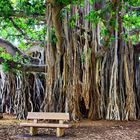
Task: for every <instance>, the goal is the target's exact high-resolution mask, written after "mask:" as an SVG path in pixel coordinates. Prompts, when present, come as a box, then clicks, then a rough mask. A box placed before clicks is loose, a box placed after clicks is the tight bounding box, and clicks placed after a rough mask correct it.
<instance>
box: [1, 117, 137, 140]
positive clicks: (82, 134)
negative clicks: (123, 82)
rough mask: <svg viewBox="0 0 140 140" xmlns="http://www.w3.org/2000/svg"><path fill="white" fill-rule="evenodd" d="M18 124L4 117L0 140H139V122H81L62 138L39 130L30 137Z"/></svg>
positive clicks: (45, 130)
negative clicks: (37, 133)
mask: <svg viewBox="0 0 140 140" xmlns="http://www.w3.org/2000/svg"><path fill="white" fill-rule="evenodd" d="M19 123H20V121H19V120H16V119H15V118H14V117H13V116H9V115H4V118H3V119H1V120H0V140H16V139H17V140H57V139H59V140H140V120H137V121H129V122H127V121H105V120H100V121H91V120H82V121H80V122H77V123H75V125H74V127H73V128H70V129H66V131H65V136H64V137H62V138H56V136H55V129H39V135H37V136H34V137H31V136H30V135H29V129H28V128H23V127H20V126H19Z"/></svg>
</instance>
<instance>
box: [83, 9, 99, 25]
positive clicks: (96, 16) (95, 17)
mask: <svg viewBox="0 0 140 140" xmlns="http://www.w3.org/2000/svg"><path fill="white" fill-rule="evenodd" d="M100 13H101V10H97V11H96V10H91V11H90V13H89V14H88V15H87V16H86V17H85V19H87V20H90V21H91V22H92V23H93V25H97V23H98V22H99V21H100V19H101V18H100Z"/></svg>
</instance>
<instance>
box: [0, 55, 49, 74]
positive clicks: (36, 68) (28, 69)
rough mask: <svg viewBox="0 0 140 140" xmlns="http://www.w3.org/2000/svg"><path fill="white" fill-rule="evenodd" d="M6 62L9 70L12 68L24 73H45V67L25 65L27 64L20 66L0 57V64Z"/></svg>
mask: <svg viewBox="0 0 140 140" xmlns="http://www.w3.org/2000/svg"><path fill="white" fill-rule="evenodd" d="M4 62H6V63H7V64H8V66H9V68H14V69H17V70H20V71H25V72H43V73H46V72H47V66H46V65H32V64H31V65H27V64H21V63H17V62H14V61H12V60H6V61H5V60H4V59H3V58H1V57H0V64H1V63H4Z"/></svg>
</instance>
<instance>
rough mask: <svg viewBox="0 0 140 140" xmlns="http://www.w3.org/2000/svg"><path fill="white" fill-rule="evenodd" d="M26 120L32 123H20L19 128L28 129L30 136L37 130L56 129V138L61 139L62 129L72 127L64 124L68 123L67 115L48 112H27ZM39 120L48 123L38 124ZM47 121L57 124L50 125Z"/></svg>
mask: <svg viewBox="0 0 140 140" xmlns="http://www.w3.org/2000/svg"><path fill="white" fill-rule="evenodd" d="M27 119H28V120H33V122H26V123H20V126H24V127H30V134H31V135H35V134H37V128H56V136H57V137H61V136H63V135H64V129H65V128H69V127H71V126H72V125H70V124H66V123H64V122H65V121H69V120H70V117H69V113H48V112H28V115H27ZM40 120H48V122H46V123H44V122H39V121H40ZM49 120H54V121H58V122H55V123H54V122H53V123H50V122H49Z"/></svg>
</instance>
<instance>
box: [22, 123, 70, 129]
mask: <svg viewBox="0 0 140 140" xmlns="http://www.w3.org/2000/svg"><path fill="white" fill-rule="evenodd" d="M20 126H25V127H40V128H44V127H50V128H69V127H71V125H70V124H57V123H28V122H27V123H20Z"/></svg>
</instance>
